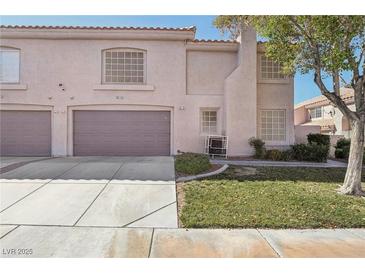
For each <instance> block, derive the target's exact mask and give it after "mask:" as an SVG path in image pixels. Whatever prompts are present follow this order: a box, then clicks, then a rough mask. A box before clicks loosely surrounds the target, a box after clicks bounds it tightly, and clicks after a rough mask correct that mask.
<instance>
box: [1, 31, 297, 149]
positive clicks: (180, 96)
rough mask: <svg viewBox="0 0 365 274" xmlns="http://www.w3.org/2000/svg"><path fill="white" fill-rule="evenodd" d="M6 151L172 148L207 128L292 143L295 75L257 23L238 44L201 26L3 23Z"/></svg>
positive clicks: (233, 143)
mask: <svg viewBox="0 0 365 274" xmlns="http://www.w3.org/2000/svg"><path fill="white" fill-rule="evenodd" d="M0 31H1V48H0V60H1V74H0V82H1V154H2V155H53V156H58V155H60V156H66V155H67V156H83V155H173V154H176V153H177V152H178V151H186V152H187V151H190V152H203V151H204V136H206V135H207V134H210V135H225V136H228V140H229V141H228V155H229V156H238V155H250V154H251V153H252V148H251V147H250V146H249V144H248V139H249V138H250V137H252V136H258V137H260V138H262V139H263V140H265V142H266V144H267V145H269V146H288V145H290V144H292V143H294V112H293V109H294V106H293V96H294V95H293V93H294V92H293V79H292V78H288V77H285V76H284V75H282V74H281V73H280V65H279V64H276V63H275V62H272V61H271V60H269V59H268V58H266V57H265V54H264V45H263V44H262V43H258V42H257V40H256V33H255V31H254V30H253V29H251V28H246V29H244V30H243V31H242V34H241V37H240V38H239V39H238V40H237V41H211V40H207V41H206V40H196V39H195V31H196V29H195V27H188V28H147V27H146V28H132V27H40V26H1V29H0Z"/></svg>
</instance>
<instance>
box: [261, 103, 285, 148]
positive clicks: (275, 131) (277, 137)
mask: <svg viewBox="0 0 365 274" xmlns="http://www.w3.org/2000/svg"><path fill="white" fill-rule="evenodd" d="M269 113H271V116H269V115H268V114H269ZM274 114H275V115H274ZM280 119H282V120H280ZM286 134H287V122H286V110H285V109H261V110H260V138H261V139H262V140H263V141H268V142H285V141H286V138H287V137H286Z"/></svg>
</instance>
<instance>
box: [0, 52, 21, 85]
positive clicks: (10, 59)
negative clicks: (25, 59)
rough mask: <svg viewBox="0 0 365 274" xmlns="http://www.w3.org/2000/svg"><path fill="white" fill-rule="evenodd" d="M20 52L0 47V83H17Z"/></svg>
mask: <svg viewBox="0 0 365 274" xmlns="http://www.w3.org/2000/svg"><path fill="white" fill-rule="evenodd" d="M19 69H20V50H18V49H13V48H6V47H0V83H9V84H12V83H19Z"/></svg>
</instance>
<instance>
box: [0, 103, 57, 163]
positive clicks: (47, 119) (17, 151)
mask: <svg viewBox="0 0 365 274" xmlns="http://www.w3.org/2000/svg"><path fill="white" fill-rule="evenodd" d="M0 126H1V128H0V129H1V134H0V155H2V156H50V155H51V112H50V111H13V110H2V111H0Z"/></svg>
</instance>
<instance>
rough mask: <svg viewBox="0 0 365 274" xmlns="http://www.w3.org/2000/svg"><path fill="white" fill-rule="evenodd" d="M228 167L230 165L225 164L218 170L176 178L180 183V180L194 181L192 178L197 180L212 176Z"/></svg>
mask: <svg viewBox="0 0 365 274" xmlns="http://www.w3.org/2000/svg"><path fill="white" fill-rule="evenodd" d="M227 168H228V165H227V164H224V165H223V166H222V167H221V168H220V169H217V170H215V171H212V172H209V173H203V174H198V175H192V176H186V177H179V178H177V179H176V182H177V183H180V182H186V181H192V180H196V179H200V178H205V177H210V176H213V175H217V174H220V173H222V172H224V171H225V170H226V169H227Z"/></svg>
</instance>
